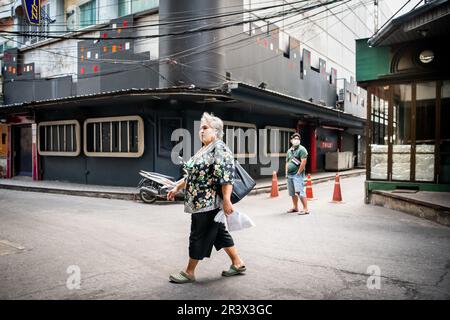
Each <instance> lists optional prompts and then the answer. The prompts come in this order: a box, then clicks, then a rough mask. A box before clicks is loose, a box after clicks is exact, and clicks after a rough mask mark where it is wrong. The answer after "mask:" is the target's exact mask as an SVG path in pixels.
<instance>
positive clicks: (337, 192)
mask: <svg viewBox="0 0 450 320" xmlns="http://www.w3.org/2000/svg"><path fill="white" fill-rule="evenodd" d="M331 202H333V203H342V194H341V184H340V182H339V173H336V178H335V180H334V192H333V200H331Z"/></svg>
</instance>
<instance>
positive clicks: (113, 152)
mask: <svg viewBox="0 0 450 320" xmlns="http://www.w3.org/2000/svg"><path fill="white" fill-rule="evenodd" d="M83 132H84V154H85V155H86V156H88V157H122V158H139V157H141V156H142V154H143V153H144V121H143V120H142V118H141V117H139V116H123V117H108V118H90V119H86V121H85V122H84V130H83Z"/></svg>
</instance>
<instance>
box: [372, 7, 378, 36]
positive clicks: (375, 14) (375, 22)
mask: <svg viewBox="0 0 450 320" xmlns="http://www.w3.org/2000/svg"><path fill="white" fill-rule="evenodd" d="M373 29H374V30H373V33H374V34H375V33H377V31H378V0H373Z"/></svg>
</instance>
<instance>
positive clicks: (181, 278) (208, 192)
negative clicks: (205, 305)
mask: <svg viewBox="0 0 450 320" xmlns="http://www.w3.org/2000/svg"><path fill="white" fill-rule="evenodd" d="M199 137H200V140H201V141H202V144H203V147H202V148H201V149H200V150H199V151H198V152H197V153H196V154H195V155H194V156H193V157H192V158H191V159H190V160H189V161H188V162H187V163H186V164H185V169H186V171H187V172H188V174H187V175H186V176H185V179H184V180H183V181H182V182H180V183H178V185H177V186H175V188H173V189H172V190H171V191H170V192H169V193H168V195H167V199H168V200H174V198H175V194H176V193H177V192H178V191H180V190H182V189H186V192H185V200H184V209H185V212H188V213H191V214H192V216H191V234H190V236H189V262H188V265H187V267H186V269H185V270H184V271H180V272H179V273H177V274H171V275H170V277H169V279H170V281H172V282H175V283H188V282H194V281H195V268H196V267H197V264H198V263H199V261H200V260H202V259H203V258H205V257H206V258H209V257H210V255H211V251H212V247H213V246H214V247H215V248H216V250H217V251H218V250H220V249H222V248H223V249H224V250H225V252H226V253H227V254H228V256H229V257H230V259H231V266H230V268H229V270H226V271H223V272H222V276H225V277H227V276H233V275H237V274H241V273H243V272H245V271H246V268H245V266H244V263H243V261H242V260H241V258H240V257H239V255H238V253H237V250H236V247H235V246H234V242H233V239H232V238H231V235H230V234H229V233H228V231H227V230H226V228H225V225H224V224H223V223H218V222H215V221H214V217H215V216H216V214H217V213H218V212H219V211H220V209H223V211H224V213H225V214H226V215H230V214H232V213H233V205H232V203H231V193H232V190H233V183H234V175H235V166H234V158H233V154H232V152H231V151H230V150H229V148H228V147H227V146H226V144H225V143H224V142H223V141H222V140H221V139H222V137H223V122H222V120H220V119H219V118H218V117H215V116H212V115H210V114H208V113H206V112H205V113H204V114H203V116H202V118H201V121H200V131H199ZM219 188H220V190H219ZM219 191H222V198H221V197H220V196H219Z"/></svg>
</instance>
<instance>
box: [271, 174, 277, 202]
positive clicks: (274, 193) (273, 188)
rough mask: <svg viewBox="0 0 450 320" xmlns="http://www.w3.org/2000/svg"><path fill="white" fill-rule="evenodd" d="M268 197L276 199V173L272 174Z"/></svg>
mask: <svg viewBox="0 0 450 320" xmlns="http://www.w3.org/2000/svg"><path fill="white" fill-rule="evenodd" d="M270 197H271V198H275V197H278V177H277V172H276V171H274V172H273V173H272V190H271V192H270Z"/></svg>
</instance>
